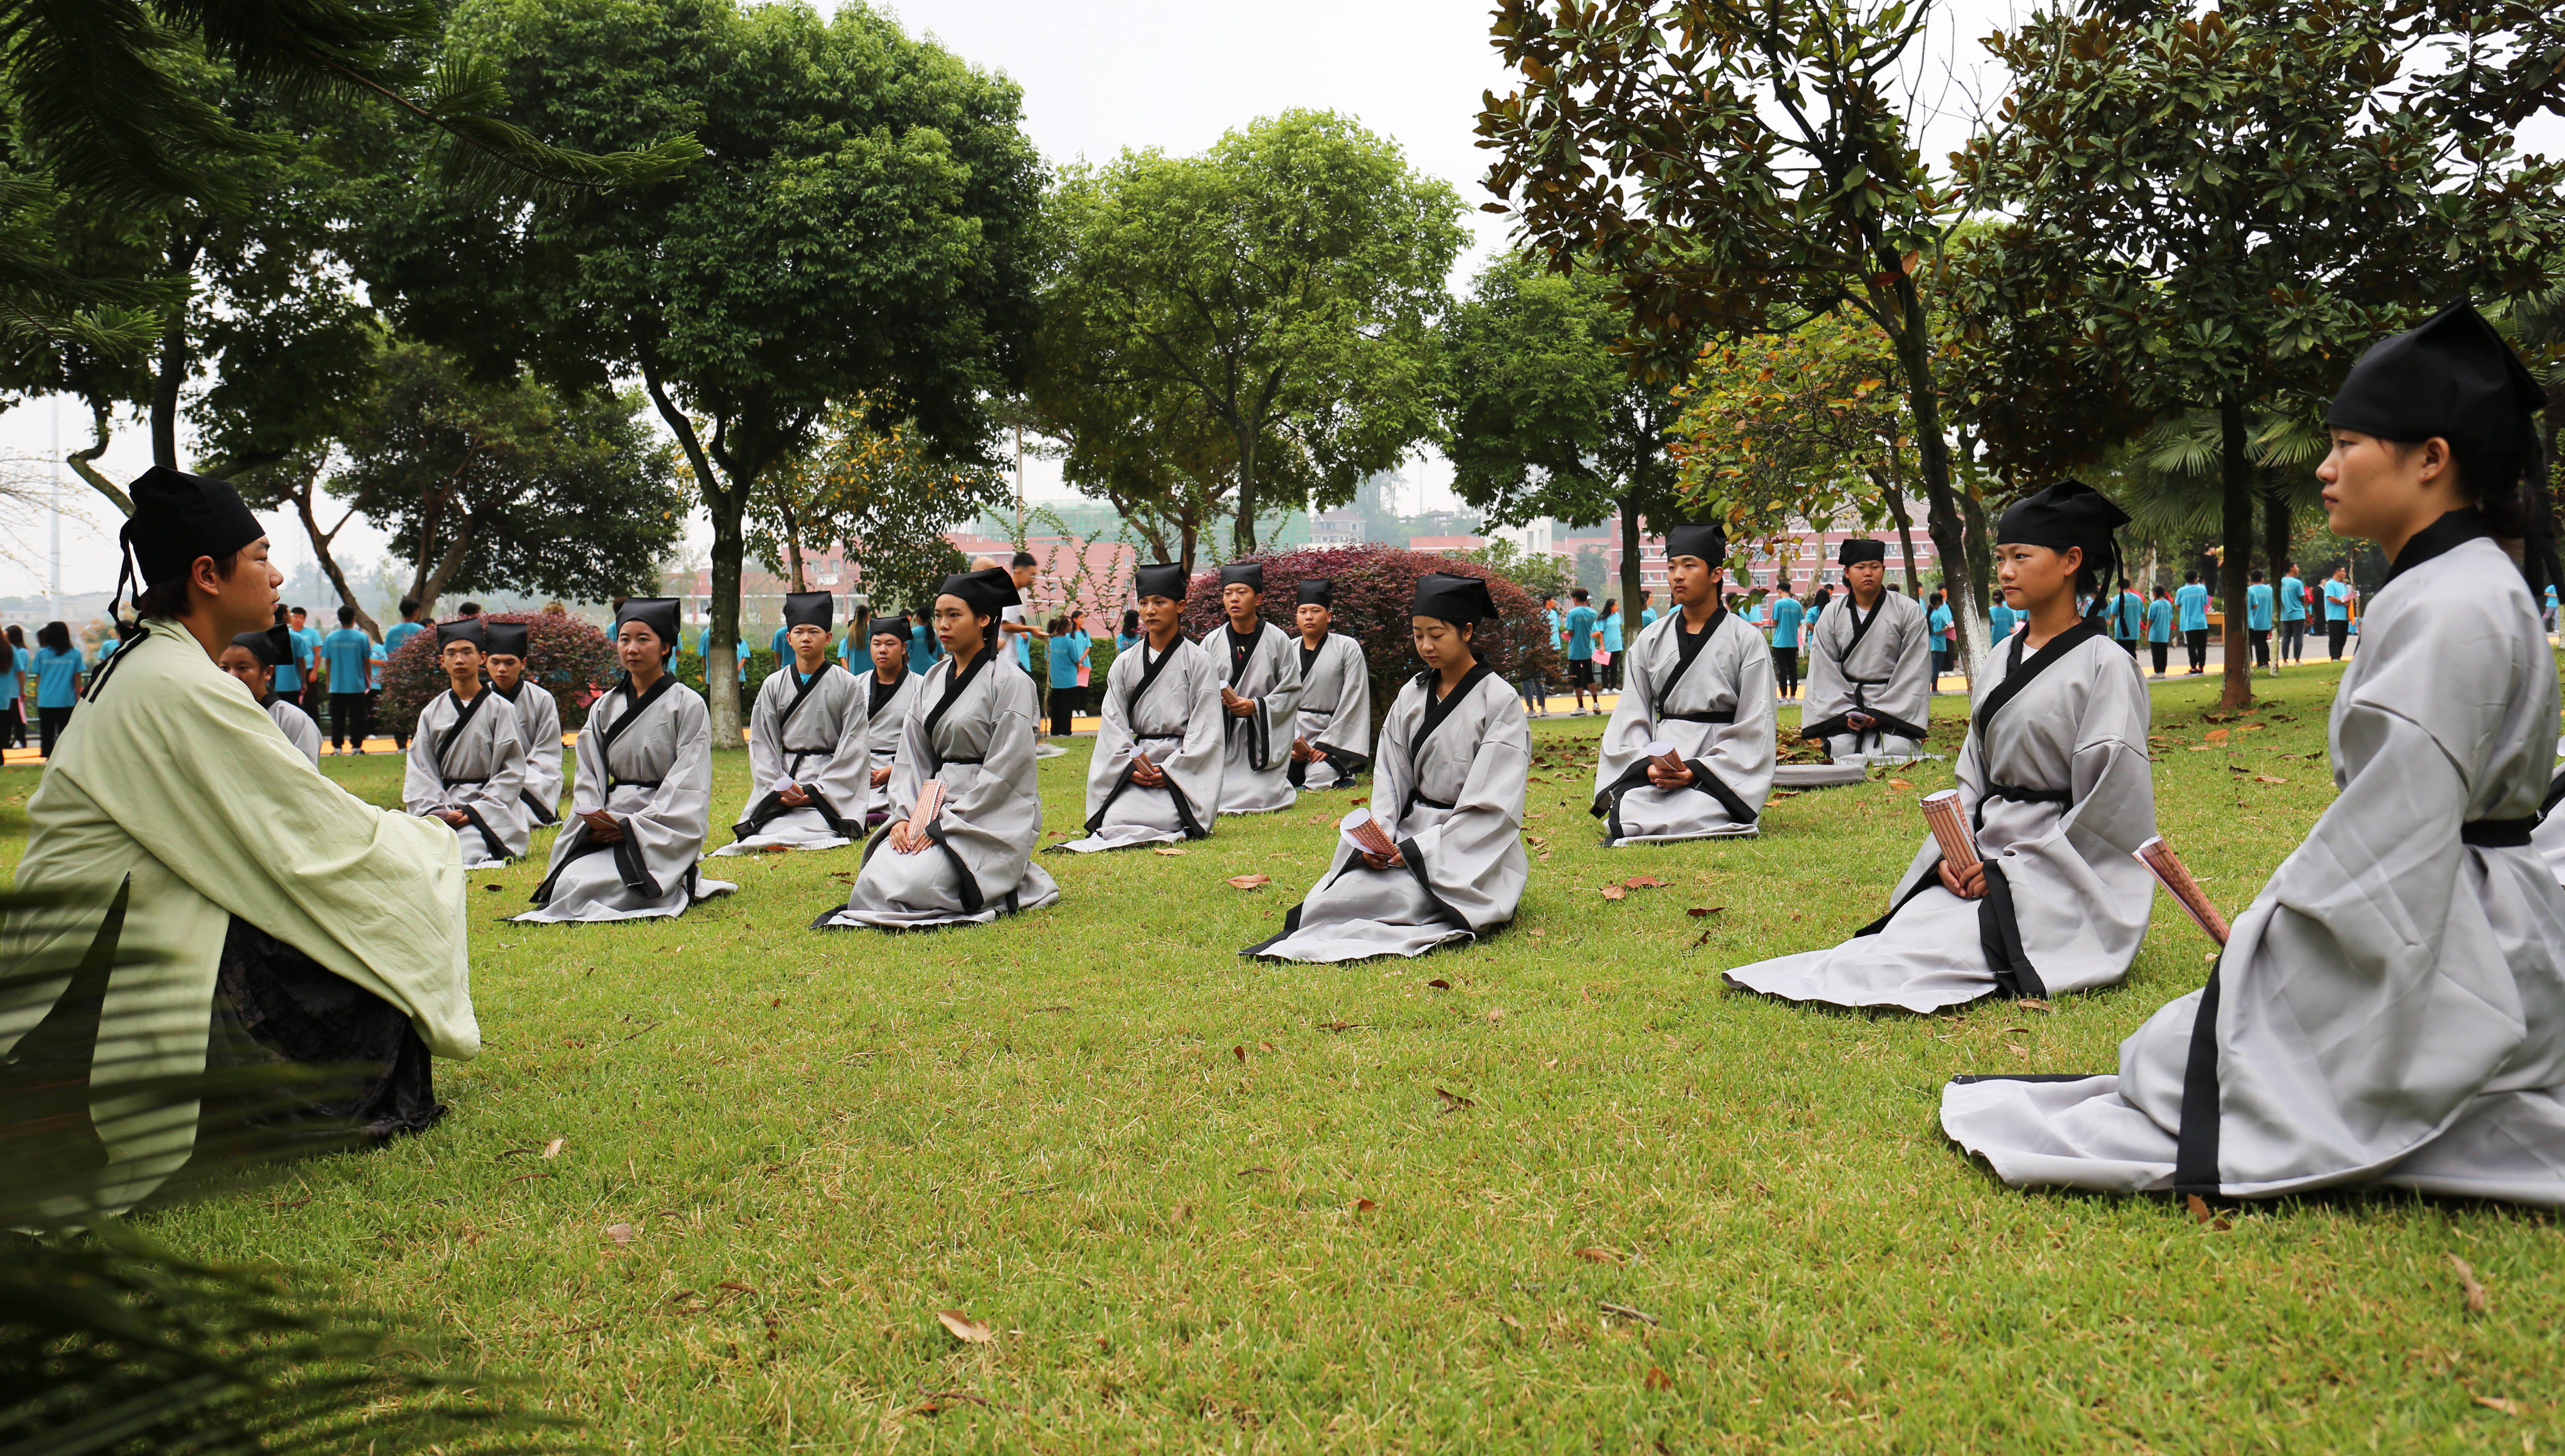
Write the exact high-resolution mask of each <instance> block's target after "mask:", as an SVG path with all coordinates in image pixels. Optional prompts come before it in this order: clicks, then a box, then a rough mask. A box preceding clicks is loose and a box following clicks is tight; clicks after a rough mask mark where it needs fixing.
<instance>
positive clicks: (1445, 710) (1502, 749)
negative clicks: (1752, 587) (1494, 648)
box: [1241, 572, 1769, 961]
mask: <svg viewBox="0 0 2565 1456" xmlns="http://www.w3.org/2000/svg"><path fill="white" fill-rule="evenodd" d="M1411 610H1412V612H1413V615H1411V616H1410V617H1409V625H1410V627H1411V629H1412V630H1413V632H1414V641H1415V643H1416V655H1417V656H1418V657H1419V658H1421V659H1423V661H1424V663H1425V670H1424V671H1423V672H1420V673H1418V674H1417V675H1416V676H1415V677H1414V678H1412V679H1410V680H1409V682H1408V684H1407V685H1406V686H1405V687H1403V688H1401V689H1399V692H1398V697H1397V699H1396V700H1395V701H1393V702H1392V703H1391V704H1390V707H1389V712H1388V714H1387V715H1386V716H1384V717H1383V718H1382V719H1381V723H1380V746H1379V751H1378V755H1379V756H1378V757H1377V759H1376V760H1375V761H1374V763H1373V778H1372V791H1371V808H1370V809H1368V810H1357V811H1356V814H1357V815H1359V816H1361V818H1360V819H1359V820H1357V821H1355V822H1354V823H1351V824H1348V825H1347V826H1346V831H1347V833H1346V835H1345V837H1343V838H1342V839H1340V840H1339V842H1338V844H1337V847H1336V853H1335V859H1334V862H1333V863H1331V864H1330V865H1328V867H1327V872H1326V873H1325V874H1324V875H1323V876H1321V877H1320V878H1319V880H1318V884H1317V887H1316V888H1315V889H1312V890H1310V891H1309V897H1308V898H1307V899H1306V900H1304V901H1302V902H1301V903H1300V904H1299V905H1297V906H1295V907H1293V909H1292V910H1291V913H1290V914H1289V915H1288V916H1286V917H1285V918H1284V919H1283V921H1282V933H1281V934H1279V935H1277V936H1275V937H1274V938H1273V939H1271V940H1268V941H1265V942H1263V943H1261V944H1258V945H1251V946H1249V947H1248V948H1247V949H1246V950H1245V951H1243V952H1241V954H1244V955H1254V956H1263V957H1265V958H1267V959H1271V960H1293V961H1349V960H1360V959H1363V958H1364V957H1366V956H1375V955H1411V956H1412V955H1423V954H1424V953H1425V952H1427V951H1429V950H1432V949H1434V948H1435V947H1437V946H1440V945H1454V944H1467V943H1469V942H1470V941H1473V940H1476V939H1479V938H1481V937H1483V936H1487V935H1492V934H1494V933H1496V931H1497V929H1498V927H1500V926H1502V925H1504V924H1506V923H1507V922H1509V921H1511V920H1513V919H1514V917H1515V910H1516V907H1517V906H1519V905H1520V904H1521V903H1522V893H1523V886H1524V884H1525V883H1526V882H1528V880H1529V879H1530V877H1531V864H1530V861H1529V860H1528V859H1527V858H1525V856H1524V854H1523V846H1522V827H1523V796H1524V795H1525V794H1526V793H1527V792H1528V790H1527V789H1526V787H1525V785H1526V779H1525V775H1526V774H1528V773H1529V772H1530V769H1531V725H1530V723H1529V722H1528V721H1526V720H1525V718H1524V716H1523V707H1522V702H1521V700H1520V699H1519V698H1518V697H1516V695H1515V693H1514V691H1513V690H1512V689H1510V688H1508V687H1507V686H1506V684H1505V681H1504V679H1502V678H1500V677H1498V676H1497V675H1496V673H1495V672H1494V671H1493V670H1492V669H1490V668H1489V667H1488V666H1487V665H1486V664H1484V663H1482V662H1480V661H1479V659H1478V654H1477V652H1476V650H1475V646H1474V643H1475V640H1476V638H1477V636H1478V634H1479V633H1480V632H1483V631H1494V630H1495V628H1496V617H1497V608H1496V603H1495V601H1494V600H1493V599H1492V598H1491V597H1490V596H1489V594H1488V584H1487V583H1486V582H1483V581H1481V580H1479V579H1478V578H1476V577H1461V576H1451V575H1447V574H1445V573H1442V572H1430V573H1428V574H1426V575H1425V576H1424V577H1422V578H1419V579H1418V581H1417V584H1416V598H1415V603H1414V606H1413V607H1412V608H1411ZM1756 645H1757V646H1760V645H1761V643H1760V642H1757V643H1756ZM1767 670H1768V669H1767ZM1766 701H1767V702H1768V701H1769V699H1768V698H1767V699H1766ZM1384 850H1386V851H1387V852H1383V851H1384Z"/></svg>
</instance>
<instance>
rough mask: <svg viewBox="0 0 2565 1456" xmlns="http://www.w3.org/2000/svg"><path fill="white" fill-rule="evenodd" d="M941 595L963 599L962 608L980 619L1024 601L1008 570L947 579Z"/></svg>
mask: <svg viewBox="0 0 2565 1456" xmlns="http://www.w3.org/2000/svg"><path fill="white" fill-rule="evenodd" d="M938 595H941V596H945V597H959V598H961V599H962V602H963V605H964V606H966V607H970V608H971V610H972V613H973V614H974V615H978V616H996V615H997V614H998V613H999V612H1002V611H1004V610H1006V609H1007V608H1008V607H1016V606H1020V605H1022V604H1023V602H1024V600H1025V599H1024V598H1023V597H1021V596H1019V595H1018V594H1017V592H1016V579H1015V576H1014V574H1013V573H1011V572H1009V571H1008V570H1007V569H1006V568H1005V567H983V568H981V569H980V570H979V571H976V572H964V573H963V574H962V575H960V576H958V577H946V578H945V579H944V586H943V587H942V588H941V589H940V590H939V594H938Z"/></svg>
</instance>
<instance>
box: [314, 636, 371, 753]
mask: <svg viewBox="0 0 2565 1456" xmlns="http://www.w3.org/2000/svg"><path fill="white" fill-rule="evenodd" d="M321 664H322V668H323V670H324V671H326V672H327V673H328V674H329V684H330V744H331V751H332V752H334V753H346V752H347V751H348V750H349V748H350V740H351V739H352V741H353V747H354V749H355V751H356V752H358V753H363V752H364V751H365V732H366V729H367V728H368V727H369V726H370V725H369V724H367V723H366V722H365V707H366V702H367V699H366V697H365V690H366V689H367V688H369V687H371V686H372V685H373V677H374V639H373V638H372V637H369V636H367V635H365V634H364V633H363V632H360V631H358V630H356V608H354V607H345V606H343V607H340V608H339V629H338V630H337V631H335V632H332V633H331V634H330V635H328V636H326V637H323V638H322V639H321Z"/></svg>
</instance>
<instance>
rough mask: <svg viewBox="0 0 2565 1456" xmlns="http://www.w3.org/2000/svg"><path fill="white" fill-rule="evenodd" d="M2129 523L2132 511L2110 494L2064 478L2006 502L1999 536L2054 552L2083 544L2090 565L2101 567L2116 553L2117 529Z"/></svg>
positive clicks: (1998, 538)
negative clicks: (2113, 542)
mask: <svg viewBox="0 0 2565 1456" xmlns="http://www.w3.org/2000/svg"><path fill="white" fill-rule="evenodd" d="M2127 524H2129V513H2128V512H2126V511H2124V510H2121V509H2120V508H2119V507H2118V506H2115V505H2113V504H2111V498H2110V497H2108V496H2106V495H2104V494H2102V493H2101V492H2100V491H2098V490H2095V489H2094V488H2093V487H2091V486H2089V485H2086V484H2085V483H2084V482H2082V481H2080V480H2061V481H2059V482H2057V483H2056V484H2055V485H2052V486H2050V487H2048V488H2047V489H2046V490H2043V491H2041V492H2039V493H2038V494H2037V495H2031V496H2024V497H2022V498H2021V499H2020V500H2017V501H2015V502H2013V503H2012V504H2011V505H2010V506H2008V507H2006V508H2005V510H2004V513H2003V519H2002V520H2001V521H1998V522H1997V523H1996V524H1995V541H1996V542H1997V544H1999V545H2003V546H2044V547H2046V548H2048V549H2049V550H2050V551H2064V550H2066V549H2067V548H2068V547H2070V546H2077V547H2082V548H2083V549H2084V563H2085V565H2087V566H2089V567H2092V568H2094V569H2095V570H2097V571H2098V570H2100V568H2101V566H2102V563H2103V560H2104V558H2106V557H2108V556H2110V554H2111V533H2112V532H2114V531H2117V530H2119V529H2120V528H2121V527H2123V526H2126V525H2127Z"/></svg>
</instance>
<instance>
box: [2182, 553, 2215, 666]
mask: <svg viewBox="0 0 2565 1456" xmlns="http://www.w3.org/2000/svg"><path fill="white" fill-rule="evenodd" d="M2173 609H2174V614H2175V616H2176V618H2177V619H2176V622H2175V625H2176V626H2178V627H2180V628H2181V630H2182V649H2183V651H2184V652H2185V653H2186V654H2187V655H2188V656H2189V657H2190V658H2191V675H2192V676H2193V677H2198V676H2200V675H2201V674H2202V673H2204V672H2207V671H2208V670H2209V589H2208V588H2207V587H2204V586H2202V585H2201V584H2200V573H2198V572H2185V573H2183V574H2182V590H2181V591H2179V592H2176V593H2174V594H2173Z"/></svg>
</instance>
